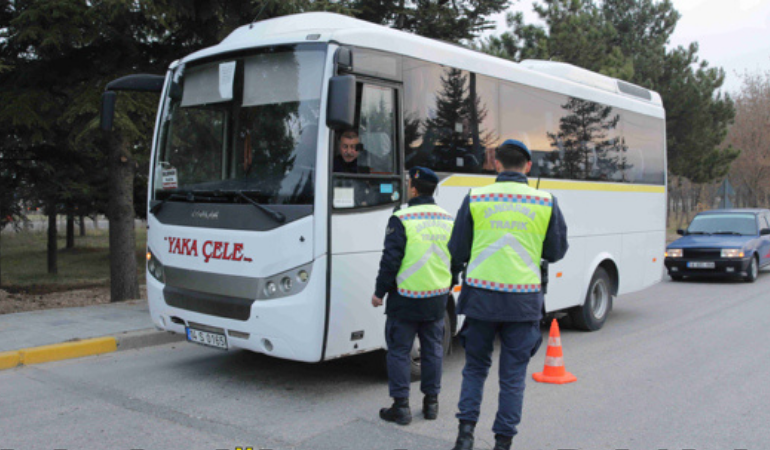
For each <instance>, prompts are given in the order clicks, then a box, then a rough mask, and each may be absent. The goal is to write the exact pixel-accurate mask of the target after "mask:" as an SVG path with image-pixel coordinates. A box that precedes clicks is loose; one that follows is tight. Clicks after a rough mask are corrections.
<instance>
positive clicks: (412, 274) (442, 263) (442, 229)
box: [393, 205, 454, 298]
mask: <svg viewBox="0 0 770 450" xmlns="http://www.w3.org/2000/svg"><path fill="white" fill-rule="evenodd" d="M393 215H394V216H396V217H398V218H399V220H401V224H402V225H403V226H404V230H405V231H406V249H405V250H404V259H403V260H402V261H401V268H400V269H399V271H398V275H397V276H396V284H397V287H398V293H399V294H400V295H402V296H404V297H411V298H426V297H434V296H436V295H442V294H446V293H448V292H449V286H450V284H451V283H452V272H451V270H450V263H451V257H450V255H449V249H448V248H447V244H448V243H449V237H450V236H451V235H452V227H453V226H454V220H453V218H452V216H450V215H449V214H448V213H447V212H446V211H444V210H443V209H442V208H440V207H439V206H436V205H418V206H411V207H408V208H405V209H402V210H399V211H396V212H395V213H393Z"/></svg>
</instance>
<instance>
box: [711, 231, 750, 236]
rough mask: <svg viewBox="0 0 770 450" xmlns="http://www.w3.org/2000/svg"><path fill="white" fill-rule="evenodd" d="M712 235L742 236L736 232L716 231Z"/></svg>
mask: <svg viewBox="0 0 770 450" xmlns="http://www.w3.org/2000/svg"><path fill="white" fill-rule="evenodd" d="M714 234H730V235H733V236H743V234H742V233H738V232H736V231H717V232H716V233H714Z"/></svg>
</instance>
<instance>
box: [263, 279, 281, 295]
mask: <svg viewBox="0 0 770 450" xmlns="http://www.w3.org/2000/svg"><path fill="white" fill-rule="evenodd" d="M277 291H278V287H277V286H276V285H275V283H273V282H272V281H269V282H268V283H267V284H266V285H265V296H267V297H272V296H273V295H274V294H275V293H276V292H277Z"/></svg>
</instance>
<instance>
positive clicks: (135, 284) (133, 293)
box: [108, 132, 139, 302]
mask: <svg viewBox="0 0 770 450" xmlns="http://www.w3.org/2000/svg"><path fill="white" fill-rule="evenodd" d="M108 151H109V178H110V204H109V208H108V211H109V221H110V225H109V226H110V301H112V302H119V301H123V300H130V299H135V298H139V280H138V277H137V274H136V271H137V267H138V266H137V262H136V252H135V251H134V249H135V247H136V245H135V235H134V159H133V158H132V155H131V146H130V145H129V144H128V142H127V141H125V140H124V139H123V138H122V137H121V136H120V135H119V134H118V133H117V132H115V133H113V135H112V136H110V137H109V139H108Z"/></svg>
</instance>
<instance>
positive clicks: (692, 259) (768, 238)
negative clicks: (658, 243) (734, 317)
mask: <svg viewBox="0 0 770 450" xmlns="http://www.w3.org/2000/svg"><path fill="white" fill-rule="evenodd" d="M677 233H679V234H680V235H682V237H681V238H679V239H677V240H676V241H674V242H672V243H671V244H669V246H668V248H667V249H666V260H665V265H666V269H668V275H669V276H670V277H671V279H672V280H675V281H678V280H681V279H682V278H684V277H699V276H700V277H702V276H709V277H719V276H721V277H740V278H743V279H744V280H746V281H749V282H753V281H755V280H756V279H757V276H758V275H759V269H760V268H762V267H764V266H766V265H768V264H770V210H767V209H720V210H713V211H705V212H702V213H699V214H698V215H697V216H695V218H693V220H692V222H691V223H690V226H689V227H687V229H686V230H677Z"/></svg>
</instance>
